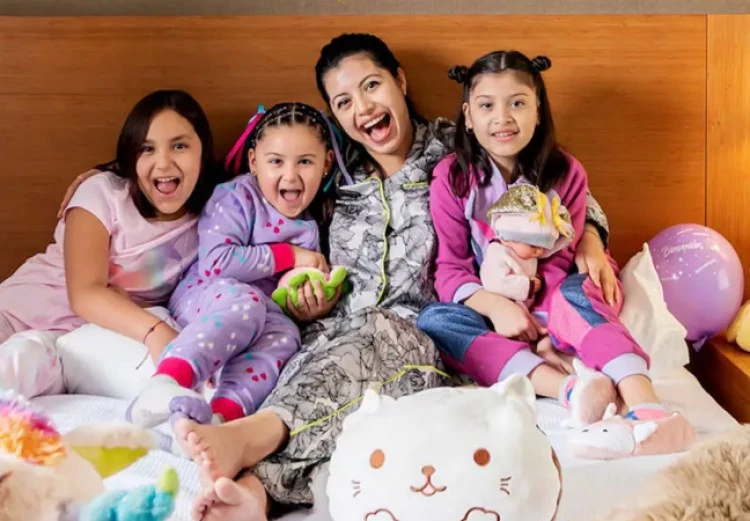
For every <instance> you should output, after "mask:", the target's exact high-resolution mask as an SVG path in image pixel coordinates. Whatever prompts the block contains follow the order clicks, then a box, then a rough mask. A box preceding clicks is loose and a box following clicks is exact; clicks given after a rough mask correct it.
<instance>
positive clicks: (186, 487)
mask: <svg viewBox="0 0 750 521" xmlns="http://www.w3.org/2000/svg"><path fill="white" fill-rule="evenodd" d="M656 390H657V393H658V394H659V396H660V398H661V399H662V400H663V401H664V403H665V404H666V405H667V406H668V407H669V408H671V409H672V410H676V411H680V412H682V413H683V414H685V416H686V417H687V419H688V420H689V421H690V422H691V423H692V424H693V425H694V426H695V427H696V429H697V430H698V433H699V436H701V437H705V436H707V435H709V434H711V433H716V432H721V431H724V430H727V429H731V428H733V427H736V426H737V425H738V424H737V422H736V421H735V420H734V419H732V417H731V416H730V415H729V414H728V413H727V412H726V411H724V410H723V409H722V408H721V407H719V405H718V404H717V403H716V402H715V401H714V400H713V399H712V398H711V397H710V396H709V395H708V394H707V393H706V392H705V391H704V390H703V389H702V388H701V387H700V384H699V383H698V382H697V380H695V378H694V377H693V376H692V375H691V374H690V373H688V372H687V371H686V370H684V369H682V370H680V371H678V372H677V373H676V374H675V375H674V376H673V377H672V378H669V379H665V380H661V381H659V382H657V383H656ZM34 403H35V404H36V405H37V406H38V407H41V408H43V409H44V410H46V411H47V412H48V414H50V415H51V416H52V418H53V419H54V421H55V423H56V425H57V426H58V427H59V428H60V429H61V430H62V431H67V430H69V429H71V428H73V427H75V426H77V425H81V424H83V423H91V422H97V421H107V420H111V419H113V418H122V414H123V411H124V408H125V402H123V401H121V400H117V399H112V398H102V397H92V396H75V395H74V396H45V397H40V398H37V399H35V400H34ZM538 412H539V420H538V421H539V425H540V427H541V428H542V429H543V430H544V431H545V432H546V433H547V435H548V436H549V438H550V440H551V442H552V444H553V445H554V447H555V450H556V451H557V454H558V457H559V458H560V463H561V465H562V468H563V482H564V486H563V498H562V503H561V505H560V512H559V514H558V517H557V519H558V520H559V521H595V520H597V521H598V520H601V519H603V516H604V515H606V513H607V512H608V511H609V510H610V509H611V508H613V507H614V506H616V505H618V504H620V503H623V502H625V501H627V498H630V497H635V496H636V495H637V494H638V493H639V491H640V489H641V488H642V487H644V486H646V485H647V484H648V481H649V478H650V477H651V476H653V475H654V474H655V473H656V472H657V471H658V470H659V469H661V468H662V467H664V466H665V465H667V464H669V463H671V462H672V461H674V460H675V459H676V458H677V457H678V456H676V455H671V456H652V457H640V458H630V459H623V460H618V461H611V462H599V461H586V460H579V459H576V458H573V457H572V456H571V455H570V454H569V453H568V451H567V450H566V447H565V439H566V433H565V427H564V421H565V418H566V414H565V411H564V410H563V409H562V407H560V406H559V405H557V404H556V403H555V402H553V401H551V400H540V401H539V407H538ZM167 465H169V466H172V467H174V468H175V470H177V472H178V473H179V475H180V480H181V483H180V493H179V496H178V502H177V510H176V512H175V515H174V516H173V517H172V519H174V520H180V521H181V520H188V519H190V503H191V501H192V498H193V497H195V494H196V493H197V491H198V489H199V484H198V476H197V470H196V468H195V465H194V464H192V463H191V462H189V461H187V460H184V459H181V458H178V457H176V456H172V455H171V454H168V453H166V452H163V451H153V452H152V453H151V454H149V456H147V457H146V458H144V459H143V460H141V461H140V462H138V463H137V464H136V465H134V466H132V467H131V468H129V469H127V470H126V471H124V472H121V473H119V474H117V475H115V476H112V477H111V478H109V479H108V480H107V487H108V488H130V487H133V486H137V485H142V484H149V483H153V482H154V480H155V479H156V478H157V477H158V475H159V474H160V473H161V471H162V469H163V468H164V467H165V466H167ZM325 478H326V472H325V469H323V471H322V472H321V473H320V474H319V475H318V477H317V478H316V480H315V486H314V488H315V492H316V498H317V501H316V506H315V508H314V509H312V510H311V511H307V510H305V511H297V512H294V513H292V514H289V515H287V516H285V517H284V521H330V517H329V516H328V514H327V502H326V498H325V494H324V492H323V491H324V488H325V487H324V485H325Z"/></svg>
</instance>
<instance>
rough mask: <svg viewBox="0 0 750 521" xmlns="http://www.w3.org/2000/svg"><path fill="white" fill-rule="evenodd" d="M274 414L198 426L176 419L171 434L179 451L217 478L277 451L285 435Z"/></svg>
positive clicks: (229, 475)
mask: <svg viewBox="0 0 750 521" xmlns="http://www.w3.org/2000/svg"><path fill="white" fill-rule="evenodd" d="M288 432H289V431H288V430H287V429H286V426H285V425H284V424H283V423H282V422H281V420H280V419H279V417H278V416H277V415H276V414H275V413H266V412H261V413H258V414H253V415H251V416H247V417H245V418H241V419H240V420H235V421H231V422H228V423H224V424H221V425H200V424H198V423H195V422H193V421H190V420H186V419H184V420H177V421H176V422H175V423H174V433H175V437H176V438H177V442H178V443H179V444H180V447H181V448H182V450H183V451H184V452H185V453H186V454H187V455H188V456H190V457H191V458H192V459H193V461H195V462H196V463H197V464H198V465H200V467H201V471H202V472H203V473H204V474H205V475H206V476H207V477H209V478H210V481H211V482H213V481H216V480H217V479H219V478H234V477H235V476H236V475H237V473H238V472H239V471H240V470H242V469H244V468H250V467H252V466H254V465H255V464H256V463H258V462H259V461H260V460H262V459H263V458H265V457H266V456H268V455H269V454H271V453H273V452H275V451H276V450H278V448H279V447H280V446H281V444H282V443H284V442H285V441H286V439H287V436H288Z"/></svg>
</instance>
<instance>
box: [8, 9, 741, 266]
mask: <svg viewBox="0 0 750 521" xmlns="http://www.w3.org/2000/svg"><path fill="white" fill-rule="evenodd" d="M707 23H708V26H707ZM718 24H726V25H727V26H728V27H733V30H734V32H733V33H732V34H734V35H735V36H734V38H736V41H737V42H740V41H744V42H745V48H746V49H747V38H748V36H747V34H748V31H747V30H746V29H743V27H747V24H748V18H747V17H742V16H729V17H726V18H723V17H722V18H716V17H706V16H702V15H701V16H698V15H696V16H559V17H553V16H515V17H514V16H450V17H448V16H369V17H356V16H352V17H325V16H320V17H293V16H283V17H282V16H278V17H232V18H180V17H143V18H140V17H138V18H136V17H133V18H127V17H126V18H0V179H2V181H3V190H2V192H0V201H2V203H3V204H2V205H0V241H2V244H3V247H2V250H1V251H2V254H1V255H0V277H5V276H7V275H9V274H10V273H11V271H12V270H13V269H14V268H15V267H16V266H17V265H18V264H19V263H20V262H22V261H23V259H25V258H26V257H28V256H29V255H31V254H33V253H35V252H38V251H42V249H43V248H44V246H45V245H46V244H47V243H48V242H49V241H50V240H51V237H52V230H53V227H54V223H55V217H54V215H55V212H56V209H57V206H58V203H59V200H60V198H61V196H62V193H63V191H64V188H65V187H66V186H67V185H68V183H69V182H70V181H71V180H72V179H73V177H74V176H75V175H76V174H77V173H79V172H81V171H84V170H85V169H87V168H88V167H89V166H90V165H91V164H93V163H95V162H98V161H102V160H106V159H108V158H110V156H112V154H113V152H114V145H115V140H116V138H117V134H118V132H119V127H120V125H121V123H122V121H123V120H124V118H125V116H126V114H127V111H128V110H129V109H130V108H131V107H132V105H133V104H134V103H135V102H136V101H137V100H138V99H139V98H140V97H141V96H143V95H144V94H146V93H147V92H149V91H151V90H154V89H157V88H166V87H179V88H184V89H186V90H188V91H190V92H191V93H193V94H194V95H195V96H196V98H197V99H198V100H199V101H200V102H201V103H202V104H203V106H204V108H205V109H206V111H207V113H208V115H209V118H210V119H211V121H212V124H213V127H214V131H215V134H216V135H217V142H218V151H219V152H220V153H223V152H225V151H226V149H227V148H228V146H229V144H230V143H231V142H232V141H233V140H234V138H235V137H236V136H237V134H238V132H239V131H240V130H241V128H242V126H243V125H244V122H245V121H246V119H247V116H248V115H249V114H250V113H251V112H252V111H253V110H254V109H255V107H256V105H257V104H259V103H263V104H265V105H270V104H272V103H274V102H277V101H281V100H290V99H297V100H302V101H307V102H310V103H313V104H316V105H318V106H321V101H320V99H319V96H318V94H317V92H316V90H315V81H314V76H313V65H314V63H315V60H316V59H317V55H318V50H319V49H320V47H321V46H322V45H323V44H324V43H325V42H327V41H328V40H329V39H330V38H331V37H333V36H335V35H336V34H338V33H341V32H351V31H367V32H373V33H376V34H378V35H380V36H381V37H383V38H384V39H385V40H386V41H387V42H388V43H389V44H390V45H391V47H392V48H393V50H394V51H395V53H396V55H397V56H398V57H399V58H400V59H401V61H402V64H403V66H404V69H405V70H406V73H407V77H408V81H409V90H410V93H411V95H412V96H413V98H414V99H415V100H416V102H417V105H418V107H419V108H420V109H421V110H422V111H423V112H424V113H425V115H427V116H430V117H434V116H438V115H442V116H453V115H454V114H455V110H456V108H457V104H458V101H459V96H460V92H459V88H458V86H456V85H455V84H453V83H452V82H450V81H449V80H448V79H447V76H446V71H447V70H448V68H449V67H450V66H451V65H453V64H455V63H465V64H468V63H470V62H471V61H472V60H473V59H474V58H476V57H478V56H480V55H481V54H483V53H485V52H488V51H491V50H495V49H501V48H517V49H519V50H521V51H524V52H526V53H527V54H530V55H535V54H546V55H548V56H550V58H551V59H552V61H553V66H552V68H551V69H550V70H549V71H548V72H546V73H545V75H546V76H545V77H546V79H547V81H548V86H549V90H550V92H551V99H552V105H553V110H554V114H555V117H556V123H557V126H558V129H559V136H560V139H561V141H562V142H563V144H564V145H565V146H566V147H567V148H568V149H569V150H571V152H572V153H573V154H574V155H576V156H577V157H578V158H579V159H580V160H581V161H582V162H583V164H584V165H585V167H586V168H587V170H588V172H589V176H590V183H591V188H592V191H593V192H594V194H595V195H596V196H597V198H598V199H599V200H600V201H601V203H602V204H603V206H604V207H605V209H606V211H607V214H608V215H609V217H610V219H611V225H612V230H613V251H614V253H615V256H616V257H617V258H618V260H619V261H620V262H624V261H625V260H626V259H627V258H628V257H629V256H630V255H631V254H633V253H634V252H635V251H637V250H638V249H639V248H640V245H641V244H642V243H643V242H644V241H646V240H648V239H649V238H650V237H651V236H653V234H654V233H656V232H657V231H659V230H660V229H662V228H664V227H666V226H669V225H672V224H676V223H681V222H699V223H705V222H706V213H707V204H708V214H709V221H711V220H712V219H713V222H716V223H718V225H719V226H720V228H719V229H720V231H724V230H725V229H726V230H729V231H728V232H727V233H729V234H730V239H732V240H735V241H737V244H738V245H739V246H740V247H741V248H746V249H747V250H748V253H750V241H748V237H747V233H748V227H747V225H745V227H744V228H741V227H740V228H733V227H732V226H734V225H731V224H729V223H730V222H733V221H731V219H724V218H723V217H720V216H721V215H723V214H722V211H723V210H722V209H721V207H724V208H730V207H731V208H735V209H736V210H737V211H739V207H738V206H737V205H739V204H741V202H742V201H741V200H740V199H739V195H738V194H737V193H736V190H735V187H739V183H740V181H741V179H740V177H742V176H741V175H740V170H739V169H735V170H733V174H732V175H731V176H729V177H727V176H728V174H727V173H726V172H725V171H726V169H727V168H726V167H719V166H717V167H716V168H713V169H711V170H710V172H709V180H708V190H709V192H707V191H706V188H707V177H706V164H707V132H706V129H707V125H706V120H707V117H708V119H709V122H710V125H709V126H708V128H709V130H711V129H713V128H714V126H715V124H714V113H713V111H715V112H729V113H731V112H732V111H733V110H736V109H735V108H739V103H735V104H733V105H731V107H732V108H731V109H729V108H728V105H726V103H729V100H726V99H725V100H721V101H719V102H718V103H722V105H721V106H720V107H719V108H717V109H716V110H714V109H713V108H712V107H714V105H712V104H711V103H715V102H710V101H709V105H708V106H709V111H708V113H707V111H706V107H707V90H706V77H707V72H708V77H709V79H710V81H711V83H709V90H708V95H709V96H708V97H709V98H710V97H711V95H712V92H715V91H716V88H717V86H718V87H720V86H721V85H722V82H723V81H724V80H722V79H721V77H723V75H725V74H728V73H729V71H730V70H735V69H731V63H732V61H733V60H734V58H733V56H740V54H739V53H737V52H736V51H734V50H732V47H733V46H737V45H739V43H734V44H733V43H732V42H733V41H734V40H731V38H732V36H725V37H724V40H721V39H719V40H716V41H714V40H713V36H712V35H713V34H715V33H717V29H719V25H718ZM743 24H744V25H743ZM722 27H723V26H722ZM720 30H723V29H720ZM707 31H708V33H707ZM743 31H744V32H743ZM707 35H708V37H709V38H708V40H709V45H708V52H709V59H708V70H707V44H706V42H707ZM303 36H304V38H303ZM742 38H745V39H744V40H742ZM721 42H724V43H721ZM722 45H723V47H722ZM711 53H715V54H716V56H717V57H716V58H711ZM733 53H734V54H733ZM719 55H720V56H719ZM743 59H744V62H743V63H742V64H741V65H739V66H737V67H738V68H737V69H736V72H733V73H732V74H735V77H736V79H735V84H736V85H737V87H738V88H742V89H744V91H742V92H744V103H745V105H744V110H745V113H744V114H745V116H744V117H745V118H747V116H748V112H747V109H748V105H747V103H748V99H750V91H749V90H748V87H747V84H746V82H747V81H748V76H750V75H749V74H748V68H750V63H748V60H750V58H749V57H748V56H747V52H745V55H744V58H743ZM721 60H723V62H724V63H725V64H726V66H725V67H720V66H719V62H720V61H721ZM712 74H713V76H712ZM742 74H744V78H742V77H741V76H742ZM717 75H718V76H717ZM743 82H745V84H744V86H742V85H741V84H742V83H743ZM714 84H715V85H714ZM734 94H735V96H736V97H737V99H739V98H740V97H741V96H742V95H741V94H740V92H736V93H734ZM729 115H730V117H731V118H734V119H732V123H731V124H732V128H735V126H736V125H738V124H739V123H738V122H737V121H735V120H736V119H738V118H739V117H740V116H739V115H737V114H729ZM727 121H728V120H727V119H726V118H724V119H723V120H722V122H720V123H718V127H719V128H721V129H723V130H722V132H723V133H724V134H722V135H725V136H729V138H731V140H732V142H733V143H734V144H733V145H732V147H731V151H730V150H728V149H725V148H723V145H722V143H724V142H725V140H726V139H728V137H722V138H720V139H719V138H717V141H716V147H715V148H716V149H717V150H718V153H719V154H722V156H723V157H724V159H722V160H716V165H721V164H724V165H729V164H734V159H732V158H733V157H734V155H733V154H735V151H737V150H741V149H742V145H740V141H741V140H742V136H743V135H744V136H745V137H746V136H747V126H745V134H742V133H741V132H740V131H738V130H727V129H726V125H727ZM745 121H747V119H745ZM722 125H723V126H722ZM745 142H746V141H745ZM711 143H713V141H712V140H711V139H709V154H713V156H711V157H714V158H717V157H718V156H717V155H716V154H717V152H716V151H714V152H711V146H712V145H711ZM745 146H747V145H745ZM746 150H747V148H745V151H746ZM745 157H747V155H746V156H745ZM711 161H712V160H711V159H710V158H709V162H711ZM721 161H724V163H721ZM744 172H745V175H746V174H747V170H744ZM732 176H734V177H732ZM725 177H727V179H733V180H734V181H733V182H732V185H731V186H730V185H728V184H727V185H724V184H722V183H724V182H725V181H724V178H725ZM718 186H721V187H722V188H720V189H718V188H717V187H718ZM720 190H723V191H724V192H725V195H724V196H722V198H726V197H730V198H732V197H734V198H735V199H732V201H734V202H732V203H731V204H730V205H717V204H715V200H716V201H719V200H720V199H718V198H715V197H714V194H717V193H719V191H720ZM745 194H747V192H745ZM745 196H746V195H745ZM744 201H745V202H746V201H747V199H745V200H744ZM717 216H719V217H717ZM722 219H724V220H722ZM745 223H747V220H745ZM743 233H744V235H743ZM731 234H734V236H731ZM743 241H744V242H743ZM748 259H750V255H746V256H745V260H746V261H747V260H748Z"/></svg>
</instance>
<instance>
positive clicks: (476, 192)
mask: <svg viewBox="0 0 750 521" xmlns="http://www.w3.org/2000/svg"><path fill="white" fill-rule="evenodd" d="M455 161H456V156H455V154H451V155H449V156H446V157H445V158H444V159H443V160H442V161H440V163H438V165H437V166H436V167H435V169H434V170H433V180H432V183H431V185H430V213H431V214H432V220H433V225H434V227H435V231H436V233H437V238H438V255H437V260H436V268H437V270H436V274H435V289H436V290H437V293H438V298H439V299H440V301H441V302H463V301H465V300H466V299H467V298H469V297H470V296H471V295H473V294H474V293H475V292H476V291H477V290H479V289H481V288H482V285H481V281H480V280H479V274H478V266H479V265H481V263H482V260H483V259H484V255H485V252H486V250H487V247H488V246H489V243H490V240H491V239H492V238H493V237H494V233H493V231H492V228H491V227H490V223H489V221H488V219H487V210H488V209H489V208H490V207H491V206H492V205H493V204H494V203H495V201H497V199H498V198H499V197H500V196H501V195H502V194H503V193H505V191H506V190H507V189H508V186H507V185H506V183H505V181H504V179H503V177H502V175H501V174H500V172H499V171H496V172H495V175H494V176H493V177H492V180H491V182H490V183H489V184H488V185H487V186H479V185H478V183H477V182H476V179H477V178H478V177H479V176H478V174H477V173H476V172H473V174H474V175H473V176H472V185H471V188H470V190H469V194H468V195H467V196H466V197H457V196H456V195H455V194H454V193H453V189H452V187H451V183H450V177H449V171H450V168H451V166H452V165H453V163H454V162H455ZM568 161H569V162H570V170H569V171H568V174H567V175H566V176H565V178H564V179H563V180H562V181H561V182H560V183H559V184H558V186H556V187H555V189H554V192H555V193H556V194H557V195H558V196H559V197H560V200H561V202H562V204H563V205H564V206H566V207H567V208H568V211H569V212H570V216H571V219H572V223H573V228H574V230H575V239H574V240H573V241H572V242H571V243H570V244H569V245H568V246H567V247H566V248H564V249H562V250H560V251H558V252H557V253H556V254H554V255H552V256H551V257H549V258H547V259H545V260H543V261H541V262H540V263H539V269H538V274H539V276H540V277H542V278H544V281H545V289H544V292H543V293H542V294H540V295H539V296H538V298H537V305H536V307H535V309H541V310H544V311H546V310H548V309H549V299H550V296H551V295H552V293H553V292H554V290H555V289H557V287H558V286H560V284H562V282H563V281H564V280H565V278H567V276H568V275H570V274H571V273H573V272H574V271H575V251H576V247H577V246H578V242H579V241H580V240H581V237H582V236H583V232H584V225H585V221H586V202H587V201H586V194H587V188H588V177H587V175H586V171H585V170H584V168H583V166H582V165H581V163H580V162H579V161H578V160H577V159H576V158H574V157H573V156H570V155H569V156H568ZM520 183H528V180H526V179H524V178H521V179H519V180H517V181H516V182H515V183H514V184H520ZM547 195H548V196H549V197H550V198H551V196H552V195H553V194H551V192H549V193H548V194H547Z"/></svg>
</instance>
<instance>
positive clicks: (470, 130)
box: [466, 127, 474, 134]
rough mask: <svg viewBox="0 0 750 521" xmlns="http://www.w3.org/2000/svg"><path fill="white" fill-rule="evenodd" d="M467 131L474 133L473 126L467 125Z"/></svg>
mask: <svg viewBox="0 0 750 521" xmlns="http://www.w3.org/2000/svg"><path fill="white" fill-rule="evenodd" d="M466 132H467V133H469V134H473V133H474V129H473V128H471V127H466Z"/></svg>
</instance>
